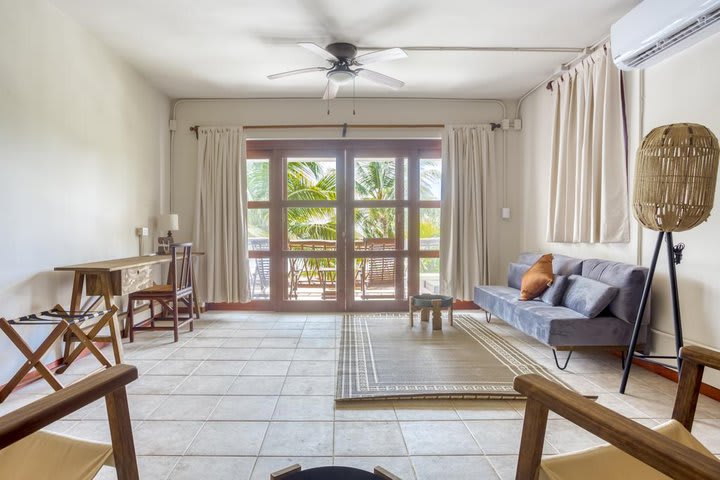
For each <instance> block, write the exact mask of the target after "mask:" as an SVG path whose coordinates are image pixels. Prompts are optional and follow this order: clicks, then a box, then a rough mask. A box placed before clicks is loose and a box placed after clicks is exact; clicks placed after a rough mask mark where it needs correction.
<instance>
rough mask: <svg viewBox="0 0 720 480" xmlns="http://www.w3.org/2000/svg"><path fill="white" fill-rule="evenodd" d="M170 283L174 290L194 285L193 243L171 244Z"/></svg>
mask: <svg viewBox="0 0 720 480" xmlns="http://www.w3.org/2000/svg"><path fill="white" fill-rule="evenodd" d="M178 261H179V263H178ZM168 283H169V284H170V285H172V286H173V290H174V291H177V290H183V289H185V288H191V287H192V243H173V244H172V245H170V271H169V272H168Z"/></svg>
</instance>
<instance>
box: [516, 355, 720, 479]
mask: <svg viewBox="0 0 720 480" xmlns="http://www.w3.org/2000/svg"><path fill="white" fill-rule="evenodd" d="M680 356H681V358H682V359H683V361H682V370H681V372H680V381H679V383H678V389H677V394H676V397H675V407H674V409H673V413H672V418H673V420H670V421H669V422H667V423H666V424H663V425H660V426H658V427H656V428H655V429H654V430H651V429H649V428H647V427H645V426H643V425H641V424H639V423H636V422H634V421H632V420H630V419H628V418H625V417H623V416H622V415H620V414H618V413H615V412H613V411H612V410H609V409H608V408H605V407H603V406H601V405H598V404H596V403H595V402H593V401H591V400H588V399H586V398H584V397H582V396H580V395H578V394H577V393H575V392H572V391H570V390H568V389H566V388H564V387H562V386H560V385H558V384H557V383H554V382H551V381H549V380H547V379H545V378H543V377H540V376H538V375H534V374H533V375H521V376H518V377H516V378H515V382H514V387H515V390H517V391H518V392H520V393H521V394H523V395H526V396H527V398H528V400H527V405H526V407H525V420H524V424H523V432H522V440H521V443H520V456H519V458H518V464H517V473H516V477H515V478H517V479H518V480H521V479H522V480H527V479H536V478H540V479H552V480H560V479H566V478H567V479H569V478H582V479H583V480H595V479H599V478H603V479H614V478H632V479H634V480H635V479H637V480H644V479H667V478H668V477H670V478H674V479H680V480H691V479H692V480H710V479H718V478H720V461H719V460H718V459H717V458H715V457H714V456H713V455H712V454H711V453H710V452H709V451H708V450H707V449H705V448H704V447H703V446H702V444H700V442H698V441H697V440H696V439H695V438H694V437H693V436H692V435H691V434H690V431H691V429H692V424H693V418H694V416H695V409H696V407H697V401H698V395H699V393H700V384H701V381H702V375H703V370H704V368H705V366H708V367H710V368H713V369H720V352H716V351H713V350H709V349H707V348H702V347H696V346H690V347H684V348H683V349H682V350H681V351H680ZM548 410H552V411H553V412H556V413H557V414H559V415H561V416H562V417H565V418H566V419H568V420H570V421H571V422H573V423H575V424H576V425H578V426H580V427H582V428H583V429H585V430H587V431H588V432H590V433H592V434H594V435H597V436H598V437H600V438H602V439H603V440H605V441H607V442H609V443H610V445H603V446H600V447H595V448H591V449H587V450H584V451H582V452H574V453H570V454H563V455H557V456H553V457H549V458H546V459H545V460H542V461H541V456H542V449H543V442H544V437H545V427H546V424H547V417H548Z"/></svg>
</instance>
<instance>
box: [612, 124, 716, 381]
mask: <svg viewBox="0 0 720 480" xmlns="http://www.w3.org/2000/svg"><path fill="white" fill-rule="evenodd" d="M719 156H720V147H719V146H718V140H717V138H716V137H715V135H713V133H712V132H711V131H710V130H709V129H708V128H707V127H704V126H702V125H698V124H696V123H674V124H672V125H664V126H662V127H657V128H655V129H653V130H652V131H651V132H650V133H648V134H647V136H646V137H645V139H643V142H642V144H641V145H640V148H639V149H638V153H637V161H636V166H635V188H634V192H633V212H634V214H635V218H636V219H637V220H638V222H640V223H641V224H642V225H643V226H644V227H645V228H649V229H650V230H655V231H657V232H659V233H658V239H657V242H656V244H655V251H654V253H653V258H652V262H651V264H650V268H649V270H648V275H647V278H646V279H645V288H644V289H643V293H642V298H641V299H640V308H639V310H638V314H637V317H636V319H635V326H634V328H633V334H632V339H631V341H630V346H629V348H628V358H627V360H626V361H625V367H624V371H623V377H622V382H621V384H620V393H625V387H626V385H627V381H628V376H629V374H630V367H631V366H632V359H633V357H635V356H638V357H641V358H662V359H674V360H677V366H678V372H679V371H680V366H681V359H680V357H679V353H680V348H681V347H682V346H683V335H682V323H681V321H680V302H679V300H678V288H677V273H676V271H675V265H678V264H680V261H681V260H682V252H683V249H684V248H685V245H684V244H682V243H680V244H677V245H673V237H672V234H673V232H683V231H685V230H690V229H691V228H694V227H696V226H698V225H699V224H701V223H703V222H705V221H706V220H707V219H708V217H709V216H710V210H712V207H713V202H714V200H715V184H716V181H717V173H718V157H719ZM663 238H664V239H665V241H666V243H667V258H668V272H669V276H670V295H671V299H672V310H673V320H674V325H675V355H674V356H660V355H642V354H636V353H635V348H636V347H637V341H638V335H639V333H640V327H641V322H642V318H643V316H644V314H645V307H646V305H647V301H648V298H649V296H650V287H651V285H652V279H653V275H654V274H655V267H656V265H657V260H658V255H659V253H660V247H661V246H662V242H663Z"/></svg>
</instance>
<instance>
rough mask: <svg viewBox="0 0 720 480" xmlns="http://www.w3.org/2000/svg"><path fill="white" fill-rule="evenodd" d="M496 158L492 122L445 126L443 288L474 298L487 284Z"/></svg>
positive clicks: (443, 162) (457, 297)
mask: <svg viewBox="0 0 720 480" xmlns="http://www.w3.org/2000/svg"><path fill="white" fill-rule="evenodd" d="M494 158H495V142H494V134H493V131H492V128H491V127H490V125H472V126H448V127H445V132H444V134H443V142H442V169H443V176H442V202H441V217H440V224H441V231H442V235H441V237H440V286H441V291H442V292H443V293H444V294H446V295H452V296H453V297H455V298H456V299H460V300H472V298H473V289H474V288H475V286H476V285H486V284H487V283H488V277H489V275H488V271H489V267H488V234H489V232H488V223H489V222H488V220H489V218H488V198H489V185H488V183H489V182H490V171H491V170H490V169H491V166H492V165H493V163H494Z"/></svg>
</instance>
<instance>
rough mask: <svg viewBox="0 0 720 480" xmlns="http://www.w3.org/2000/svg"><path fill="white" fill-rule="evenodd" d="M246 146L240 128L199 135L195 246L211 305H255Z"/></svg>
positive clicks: (211, 129)
mask: <svg viewBox="0 0 720 480" xmlns="http://www.w3.org/2000/svg"><path fill="white" fill-rule="evenodd" d="M244 144H245V142H244V138H243V132H242V128H241V127H230V128H227V127H201V128H199V131H198V156H197V178H196V182H197V183H196V193H195V232H194V240H193V241H194V244H195V248H196V249H197V250H200V251H204V252H205V261H204V262H201V265H203V268H202V269H201V272H200V273H201V275H200V277H201V283H202V284H203V285H204V286H205V290H206V291H205V296H204V298H205V299H206V300H207V301H208V302H248V301H250V282H249V265H248V263H249V262H248V251H247V191H246V187H245V162H244V151H243V150H244Z"/></svg>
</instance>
